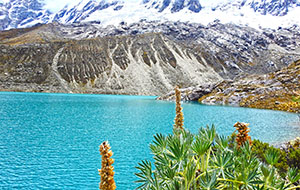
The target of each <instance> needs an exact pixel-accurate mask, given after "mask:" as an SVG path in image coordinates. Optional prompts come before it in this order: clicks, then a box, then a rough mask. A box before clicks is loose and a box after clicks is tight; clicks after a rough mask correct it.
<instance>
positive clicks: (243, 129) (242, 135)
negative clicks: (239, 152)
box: [234, 122, 252, 148]
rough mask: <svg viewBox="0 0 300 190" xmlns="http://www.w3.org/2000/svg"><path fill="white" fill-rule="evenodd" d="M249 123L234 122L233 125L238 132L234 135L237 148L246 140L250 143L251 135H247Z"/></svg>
mask: <svg viewBox="0 0 300 190" xmlns="http://www.w3.org/2000/svg"><path fill="white" fill-rule="evenodd" d="M249 125H250V124H249V123H240V122H237V123H236V124H234V127H235V128H236V129H237V131H238V134H237V135H236V142H237V145H238V148H239V147H240V146H242V145H243V144H244V143H245V142H246V141H248V142H249V144H250V145H251V144H252V141H251V137H250V136H249V135H248V133H249V132H250V128H249V127H248V126H249Z"/></svg>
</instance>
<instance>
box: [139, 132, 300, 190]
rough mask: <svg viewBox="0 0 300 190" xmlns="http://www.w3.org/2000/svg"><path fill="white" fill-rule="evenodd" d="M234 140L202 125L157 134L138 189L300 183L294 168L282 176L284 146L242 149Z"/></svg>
mask: <svg viewBox="0 0 300 190" xmlns="http://www.w3.org/2000/svg"><path fill="white" fill-rule="evenodd" d="M229 141H230V138H229V137H224V136H220V135H218V134H217V133H216V130H215V127H207V128H205V129H204V128H201V129H200V130H199V133H197V134H191V133H190V132H189V131H187V130H183V131H182V133H181V134H180V135H178V134H175V135H168V136H165V135H162V134H157V135H155V137H154V141H153V144H151V145H150V149H151V152H152V154H153V158H154V162H153V163H151V162H150V161H142V162H141V163H139V166H138V167H137V169H138V170H139V172H138V173H136V175H137V176H138V177H139V180H138V181H137V182H138V183H139V184H140V186H139V187H138V189H153V190H162V189H168V190H189V189H211V190H212V189H225V190H227V189H228V190H229V189H286V190H288V189H289V190H291V189H296V188H300V186H295V185H294V184H295V183H296V182H297V181H299V179H300V173H298V172H297V170H296V169H288V170H287V172H285V176H287V177H285V178H283V177H281V176H280V175H279V171H278V169H277V168H276V165H277V164H279V163H281V162H284V161H283V160H282V161H281V159H282V158H284V156H283V157H282V156H281V152H280V151H278V149H275V148H272V147H270V146H268V145H267V144H264V143H261V142H256V145H253V146H252V147H251V146H250V145H249V143H248V142H246V143H245V144H244V145H243V146H241V147H240V148H237V144H236V142H232V144H231V145H232V146H229V145H230V143H229ZM260 146H261V147H260ZM262 155H263V157H260V156H262ZM293 156H294V157H295V158H296V156H297V155H296V154H295V155H293ZM259 157H260V159H259ZM278 157H279V158H278ZM281 157H282V158H281ZM263 159H264V161H261V160H263ZM280 161H281V162H280Z"/></svg>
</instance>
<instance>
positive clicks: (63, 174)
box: [0, 92, 300, 190]
mask: <svg viewBox="0 0 300 190" xmlns="http://www.w3.org/2000/svg"><path fill="white" fill-rule="evenodd" d="M174 110H175V104H174V103H173V102H163V101H156V100H155V97H141V96H117V95H74V94H71V95H70V94H40V93H12V92H0V189H26V190H28V189H98V185H99V181H100V176H99V175H98V170H97V169H98V168H100V167H101V157H100V155H99V145H100V144H101V142H103V141H105V140H109V142H110V144H111V146H112V151H113V152H114V155H113V158H114V159H115V163H114V167H115V172H116V174H115V181H116V184H117V189H119V190H127V189H134V188H135V187H136V186H137V184H135V183H134V181H135V180H136V177H135V175H134V173H135V172H137V170H136V169H135V168H134V167H135V166H137V163H138V162H139V161H140V160H143V159H150V158H151V154H150V150H149V148H148V146H149V143H150V142H151V141H152V139H153V135H154V134H155V133H163V134H168V133H171V132H172V127H173V126H172V125H173V120H174V116H175V113H174V112H175V111H174ZM183 112H184V119H185V123H184V124H185V128H188V129H189V130H190V131H192V132H197V131H198V129H199V128H200V127H201V126H205V125H206V124H209V125H211V124H215V125H216V128H217V131H218V132H219V133H221V134H225V135H229V134H231V133H232V132H233V131H234V128H233V125H234V123H235V122H237V121H241V122H248V123H250V128H251V133H250V135H251V136H252V138H258V139H260V140H263V141H267V142H270V143H276V142H282V141H285V140H288V139H291V138H294V137H296V136H297V135H299V131H300V126H299V121H298V117H297V115H296V114H291V113H285V112H279V111H270V110H258V109H247V108H235V107H225V106H223V107H222V106H204V105H200V104H197V103H184V104H183Z"/></svg>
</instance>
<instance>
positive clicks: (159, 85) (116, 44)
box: [0, 21, 300, 95]
mask: <svg viewBox="0 0 300 190" xmlns="http://www.w3.org/2000/svg"><path fill="white" fill-rule="evenodd" d="M299 36H300V33H299V31H298V28H297V27H293V28H286V29H280V30H269V29H268V30H262V31H259V30H255V29H253V28H250V27H241V26H236V25H232V24H225V25H224V24H221V23H218V22H215V23H212V24H210V25H208V26H203V25H201V24H190V23H182V22H148V21H142V22H139V23H133V24H126V23H121V24H120V25H118V26H109V27H102V26H101V25H99V24H97V23H86V24H80V23H78V24H73V25H61V24H58V23H53V24H48V25H40V26H35V27H32V28H26V29H14V30H9V31H3V32H0V44H2V45H1V51H0V81H1V89H2V90H9V89H11V90H21V91H26V90H28V91H48V92H78V93H110V94H115V93H117V94H143V95H162V94H163V93H167V92H168V91H169V90H171V89H172V88H173V87H174V85H177V84H179V85H181V86H182V87H189V86H196V85H201V84H205V83H215V82H218V81H220V80H223V79H234V78H236V77H239V76H243V75H245V74H254V73H256V74H265V73H269V72H274V71H277V70H279V69H281V68H284V67H286V66H287V65H288V64H289V63H290V62H293V61H295V60H298V59H300V49H299V44H300V38H299Z"/></svg>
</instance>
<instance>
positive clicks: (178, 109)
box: [173, 86, 183, 130]
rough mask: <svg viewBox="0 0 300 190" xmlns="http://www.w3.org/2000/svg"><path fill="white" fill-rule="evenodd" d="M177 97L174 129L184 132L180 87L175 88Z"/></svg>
mask: <svg viewBox="0 0 300 190" xmlns="http://www.w3.org/2000/svg"><path fill="white" fill-rule="evenodd" d="M175 97H176V117H175V124H174V127H173V129H174V130H183V113H182V107H181V103H180V101H181V92H180V90H179V88H178V86H176V87H175Z"/></svg>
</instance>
